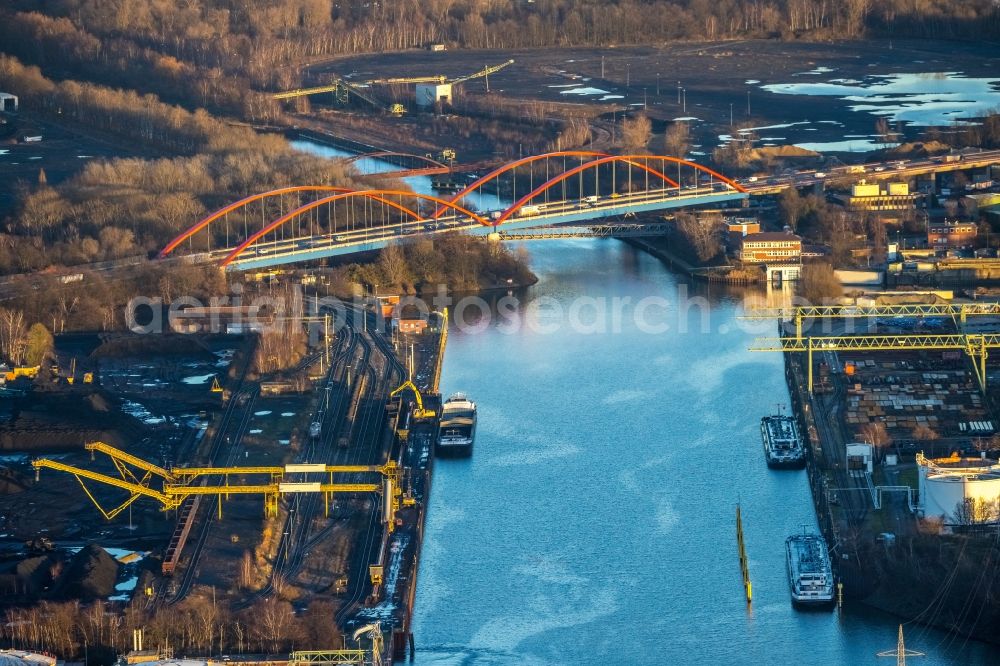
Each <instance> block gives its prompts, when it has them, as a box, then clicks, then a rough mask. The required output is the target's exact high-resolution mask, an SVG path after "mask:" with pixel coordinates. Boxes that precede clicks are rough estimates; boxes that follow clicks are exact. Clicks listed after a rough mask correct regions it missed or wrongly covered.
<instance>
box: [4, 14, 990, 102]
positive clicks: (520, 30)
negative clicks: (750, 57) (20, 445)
mask: <svg viewBox="0 0 1000 666" xmlns="http://www.w3.org/2000/svg"><path fill="white" fill-rule="evenodd" d="M998 35H1000V5H997V3H995V2H993V1H992V0H770V1H768V0H713V1H709V0H672V1H667V0H611V1H606V0H538V1H536V2H525V1H523V0H426V1H425V0H400V1H398V2H391V3H386V2H363V1H362V0H350V1H348V2H334V0H281V1H278V0H241V1H239V2H237V1H236V0H191V1H189V2H184V3H177V2H173V1H171V0H152V1H150V0H10V1H9V2H7V3H5V6H4V7H3V8H0V44H3V45H4V46H3V50H4V51H5V52H7V53H8V54H10V55H12V56H15V57H17V58H18V59H20V60H21V61H23V62H25V63H28V64H34V65H38V66H40V67H42V68H43V69H44V70H45V72H46V74H47V75H48V76H52V77H55V78H58V79H76V80H86V81H92V82H94V83H99V84H103V85H108V86H113V87H118V88H128V89H135V90H137V91H140V92H142V93H155V94H157V95H159V96H160V97H161V98H162V99H164V100H167V101H170V102H173V103H177V104H183V105H185V106H186V107H188V108H198V107H200V108H206V109H209V110H211V111H213V112H218V113H223V114H226V115H230V116H235V117H240V118H242V119H245V120H248V121H252V122H261V121H268V120H273V119H275V118H277V117H278V116H279V115H280V107H279V105H278V104H277V103H275V102H274V101H273V100H271V99H269V98H268V96H267V95H265V94H263V92H264V91H275V90H284V89H289V88H293V87H296V86H298V85H300V84H301V83H302V79H301V74H300V70H299V67H298V65H300V64H301V63H303V62H306V61H308V60H309V59H314V58H322V57H329V56H336V55H344V54H358V53H369V52H382V51H394V50H401V49H408V48H419V47H423V46H425V45H427V44H428V43H431V42H444V43H446V44H449V45H451V46H453V47H459V48H493V49H513V48H532V47H546V46H613V45H628V44H662V43H665V42H669V41H677V40H720V39H734V38H747V37H751V38H776V39H788V40H792V39H857V38H864V37H881V36H885V37H890V38H905V37H916V38H931V39H988V38H995V37H997V36H998Z"/></svg>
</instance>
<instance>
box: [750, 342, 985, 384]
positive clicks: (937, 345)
mask: <svg viewBox="0 0 1000 666" xmlns="http://www.w3.org/2000/svg"><path fill="white" fill-rule="evenodd" d="M998 347H1000V334H995V333H991V334H985V335H983V334H964V333H959V334H942V335H833V336H810V337H805V338H801V337H800V338H759V339H757V340H755V341H754V342H753V344H752V345H751V346H750V351H753V352H806V353H807V354H808V360H807V366H808V373H809V392H810V393H812V390H813V362H812V360H813V353H814V352H826V351H926V350H956V351H963V352H965V353H966V354H968V355H969V357H970V358H972V360H973V364H972V369H973V372H974V373H975V375H976V379H977V380H978V381H979V388H980V389H981V390H982V391H983V392H984V393H985V392H986V359H987V358H988V357H989V351H988V350H990V349H996V348H998Z"/></svg>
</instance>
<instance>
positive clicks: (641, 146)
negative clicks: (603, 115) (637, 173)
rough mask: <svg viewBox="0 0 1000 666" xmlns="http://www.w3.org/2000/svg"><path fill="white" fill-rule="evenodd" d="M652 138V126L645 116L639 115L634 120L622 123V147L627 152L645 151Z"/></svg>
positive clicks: (630, 119) (629, 119) (628, 119)
mask: <svg viewBox="0 0 1000 666" xmlns="http://www.w3.org/2000/svg"><path fill="white" fill-rule="evenodd" d="M652 136H653V124H652V122H650V120H649V118H647V117H646V114H644V113H640V114H639V115H637V116H635V117H634V118H626V119H625V120H623V121H622V147H623V148H625V150H627V151H629V152H638V151H642V150H645V149H646V145H647V144H648V143H649V139H650V138H651V137H652Z"/></svg>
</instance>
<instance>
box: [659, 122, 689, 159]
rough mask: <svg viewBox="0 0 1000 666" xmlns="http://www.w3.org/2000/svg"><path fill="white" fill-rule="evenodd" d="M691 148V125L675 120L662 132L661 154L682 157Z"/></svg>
mask: <svg viewBox="0 0 1000 666" xmlns="http://www.w3.org/2000/svg"><path fill="white" fill-rule="evenodd" d="M690 148H691V127H690V126H689V125H688V124H687V123H686V122H683V121H677V122H675V123H674V124H673V125H671V126H670V127H668V128H667V131H666V132H664V134H663V154H664V155H671V156H673V157H684V156H685V155H687V152H688V150H690Z"/></svg>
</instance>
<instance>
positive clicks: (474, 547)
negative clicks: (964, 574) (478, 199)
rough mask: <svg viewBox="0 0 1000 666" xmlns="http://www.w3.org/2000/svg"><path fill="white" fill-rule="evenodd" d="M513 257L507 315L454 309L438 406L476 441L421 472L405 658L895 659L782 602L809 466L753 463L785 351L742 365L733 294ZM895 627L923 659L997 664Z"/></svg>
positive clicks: (860, 622)
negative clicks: (520, 278) (522, 269)
mask: <svg viewBox="0 0 1000 666" xmlns="http://www.w3.org/2000/svg"><path fill="white" fill-rule="evenodd" d="M525 249H526V250H527V252H528V253H529V254H530V260H531V265H532V267H533V269H534V271H535V272H536V273H537V274H538V275H539V277H540V281H539V282H538V284H537V285H535V286H533V287H531V288H528V289H526V290H523V292H519V293H517V294H516V296H517V298H518V300H519V304H518V305H517V306H516V307H515V306H513V305H512V304H511V303H506V304H504V305H503V307H500V308H494V313H495V311H496V309H500V310H502V311H503V312H504V313H506V316H505V317H503V318H501V317H499V316H497V315H495V314H493V315H491V316H489V317H488V321H487V318H486V317H482V316H481V312H482V311H481V309H479V308H477V307H476V306H475V305H474V304H471V303H467V304H466V305H467V306H468V307H466V308H465V310H464V314H457V313H453V314H456V318H457V320H456V321H453V322H452V334H451V336H450V337H449V341H448V349H447V353H446V357H445V362H444V374H443V391H444V392H445V394H446V395H447V394H448V393H450V392H453V391H464V392H466V393H468V394H469V396H470V397H471V398H472V399H473V400H475V401H476V402H477V403H478V406H479V426H478V434H477V439H476V443H475V452H474V455H473V457H472V458H471V459H469V460H441V461H439V462H438V463H437V465H436V468H435V473H434V485H433V490H432V494H431V498H430V506H429V511H428V517H427V526H426V538H425V542H424V550H423V556H422V561H421V566H420V574H419V580H418V584H417V604H416V609H415V618H414V634H415V638H416V645H417V657H416V662H415V663H416V664H418V665H419V666H432V665H433V666H441V665H446V664H447V665H451V664H455V665H458V664H461V665H462V666H479V665H492V664H531V665H534V664H539V665H542V664H546V665H550V664H566V665H572V666H582V665H584V664H587V665H591V664H780V663H786V664H864V663H872V664H874V663H879V662H882V663H891V662H886V660H885V659H878V658H876V657H875V653H876V652H878V651H880V650H889V649H893V648H894V647H895V644H896V627H897V620H895V619H894V618H892V617H890V616H886V615H883V614H880V613H877V612H873V611H871V610H868V609H865V608H864V607H861V606H857V605H852V606H850V607H848V608H846V609H845V610H844V612H843V613H838V612H836V611H830V612H799V611H796V610H793V608H792V607H791V604H790V602H789V594H788V585H787V578H786V572H785V557H784V540H785V537H786V536H788V535H789V534H791V533H793V532H795V531H797V530H799V529H801V528H802V526H803V525H806V526H809V527H814V526H815V516H814V513H813V509H812V504H811V501H810V493H809V487H808V484H807V481H806V476H805V473H804V472H801V471H799V472H796V471H771V470H768V468H767V467H766V465H765V463H764V458H763V453H762V449H761V442H760V431H759V419H760V417H761V416H762V415H765V414H767V413H770V412H773V411H774V410H775V409H776V404H782V405H785V406H787V405H788V393H787V390H786V388H785V384H784V381H783V369H782V360H781V358H780V357H779V356H777V355H767V354H752V353H749V352H747V351H746V348H747V345H748V343H749V342H750V341H751V340H752V338H753V337H754V335H755V333H756V332H752V331H747V330H743V329H745V328H746V325H745V324H744V323H743V322H739V321H738V320H737V315H738V314H739V311H740V307H741V302H742V300H741V297H740V295H739V294H738V293H737V292H733V291H723V290H720V289H718V288H717V287H716V288H714V290H713V289H708V288H706V287H696V286H690V287H689V286H688V285H687V284H686V282H685V281H684V279H682V278H679V277H678V276H676V275H674V274H673V273H671V272H670V271H669V270H668V269H667V268H666V267H665V266H664V265H663V264H662V263H661V262H660V261H658V260H657V259H655V258H653V257H651V256H649V255H647V254H646V253H644V252H641V251H639V250H636V249H634V248H632V247H630V246H628V245H626V244H624V243H622V242H619V241H615V240H609V239H595V240H579V241H540V242H535V243H533V244H527V245H525ZM685 290H688V291H689V294H688V296H689V297H695V300H694V301H693V302H688V296H685ZM614 299H628V303H623V302H622V301H621V300H619V301H615V300H614ZM650 299H653V300H650ZM660 299H666V301H667V303H668V304H665V303H664V301H663V300H660ZM574 304H575V305H574ZM640 304H643V305H640ZM616 310H617V312H618V313H619V314H618V316H615V315H614V312H615V311H616ZM637 310H640V311H642V312H641V315H642V316H639V317H637V316H636V312H637ZM599 311H604V312H606V317H605V323H604V324H602V323H601V320H600V317H599V316H597V314H596V313H597V312H599ZM511 313H517V314H518V315H520V317H521V318H522V319H521V323H520V325H516V324H515V323H512V319H513V317H512V316H511ZM459 322H467V323H468V322H478V327H477V328H476V330H469V329H470V328H471V327H470V326H459V325H458V324H459ZM664 325H666V326H667V327H669V328H668V330H666V332H663V326H664ZM772 326H773V324H772ZM741 327H742V328H741ZM463 328H464V329H466V330H462V329H463ZM765 332H771V331H765ZM738 502H739V503H741V505H742V511H743V520H744V529H745V534H746V543H747V550H748V553H749V558H750V562H749V568H750V575H751V579H752V582H753V595H754V600H753V603H752V605H751V606H749V607H748V606H747V604H746V602H745V600H744V597H743V589H742V583H741V578H740V567H739V562H738V559H737V549H736V534H735V510H736V505H737V503H738ZM906 633H907V636H908V646H909V647H911V648H913V649H917V650H920V651H923V652H926V653H927V654H928V656H927V657H922V658H920V661H919V663H921V664H927V665H931V664H987V663H998V659H1000V656H998V655H1000V653H998V652H997V651H996V650H994V649H992V648H988V647H986V646H984V645H982V644H978V643H975V642H972V641H966V640H964V639H962V638H960V637H955V636H954V635H948V634H946V633H944V632H938V631H931V630H927V629H924V628H922V627H917V626H912V625H911V626H908V627H907V628H906Z"/></svg>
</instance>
